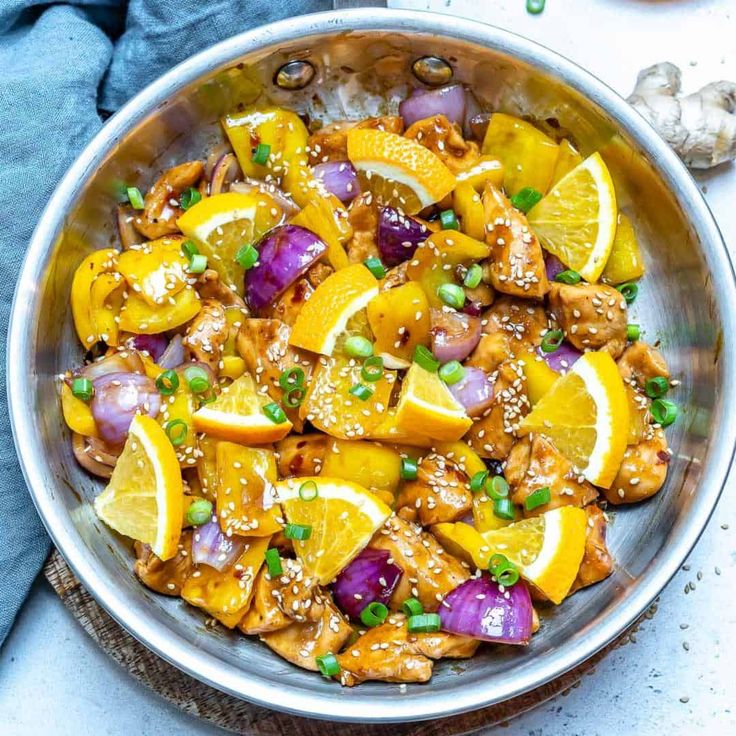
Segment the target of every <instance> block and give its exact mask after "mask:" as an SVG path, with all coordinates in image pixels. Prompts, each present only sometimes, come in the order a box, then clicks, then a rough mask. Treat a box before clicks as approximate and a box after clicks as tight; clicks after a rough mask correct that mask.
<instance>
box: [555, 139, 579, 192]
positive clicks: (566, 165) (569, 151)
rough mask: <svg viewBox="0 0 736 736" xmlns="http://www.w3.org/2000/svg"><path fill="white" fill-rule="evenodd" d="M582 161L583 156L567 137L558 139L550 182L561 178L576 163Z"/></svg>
mask: <svg viewBox="0 0 736 736" xmlns="http://www.w3.org/2000/svg"><path fill="white" fill-rule="evenodd" d="M581 163H583V157H582V155H581V154H580V153H579V152H578V150H577V149H576V148H575V147H574V146H573V145H572V143H570V141H569V140H567V138H563V139H562V140H561V141H560V153H559V156H558V157H557V163H556V164H555V171H554V173H553V174H552V184H557V182H558V181H559V180H560V179H562V177H563V176H565V174H568V173H569V172H571V171H572V170H573V169H574V168H575V167H576V166H577V165H578V164H581Z"/></svg>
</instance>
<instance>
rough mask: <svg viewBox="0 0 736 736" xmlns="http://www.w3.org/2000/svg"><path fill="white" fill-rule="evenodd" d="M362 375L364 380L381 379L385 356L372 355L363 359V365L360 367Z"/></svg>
mask: <svg viewBox="0 0 736 736" xmlns="http://www.w3.org/2000/svg"><path fill="white" fill-rule="evenodd" d="M360 375H361V377H362V378H363V380H364V381H368V383H375V382H376V381H380V380H381V377H382V376H383V358H382V357H381V356H380V355H372V356H371V357H370V358H366V359H365V360H364V361H363V367H362V368H361V369H360Z"/></svg>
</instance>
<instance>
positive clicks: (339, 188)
mask: <svg viewBox="0 0 736 736" xmlns="http://www.w3.org/2000/svg"><path fill="white" fill-rule="evenodd" d="M312 170H313V171H314V176H315V177H316V178H317V179H319V180H320V181H321V182H322V184H323V185H324V188H325V189H326V190H327V191H328V192H329V193H330V194H334V195H335V196H336V197H337V198H338V199H339V200H340V201H341V202H342V203H343V204H347V203H348V202H352V200H353V199H355V197H357V196H358V195H359V194H360V182H359V181H358V172H357V171H356V170H355V169H354V168H353V165H352V164H351V163H350V161H327V162H326V163H323V164H317V165H316V166H314V167H313V169H312Z"/></svg>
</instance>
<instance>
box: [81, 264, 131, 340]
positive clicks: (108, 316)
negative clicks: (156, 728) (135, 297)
mask: <svg viewBox="0 0 736 736" xmlns="http://www.w3.org/2000/svg"><path fill="white" fill-rule="evenodd" d="M124 291H125V282H124V281H123V279H122V277H121V276H120V274H118V273H101V274H99V276H97V278H96V279H95V280H94V281H93V282H92V288H91V289H90V293H89V301H90V314H91V316H92V323H93V324H94V330H95V334H96V335H97V336H98V337H99V338H100V339H102V340H104V341H105V342H106V343H107V344H108V345H112V346H116V345H117V344H118V342H119V330H118V323H117V317H119V315H120V309H121V308H122V306H123V293H124Z"/></svg>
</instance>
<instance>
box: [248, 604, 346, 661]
mask: <svg viewBox="0 0 736 736" xmlns="http://www.w3.org/2000/svg"><path fill="white" fill-rule="evenodd" d="M352 633H353V627H352V626H351V625H350V624H349V623H348V621H347V620H346V619H345V617H344V616H343V615H342V614H341V613H340V611H338V609H337V608H336V607H335V605H334V604H333V603H332V602H331V601H329V600H326V601H325V606H324V609H323V611H322V615H321V616H320V617H319V619H318V620H316V621H310V622H307V623H301V624H300V623H292V624H291V625H290V626H287V627H286V628H284V629H279V630H278V631H271V632H269V633H264V634H261V641H262V642H263V643H264V644H266V645H267V646H269V647H270V648H271V649H273V651H274V652H276V654H279V655H281V656H282V657H283V658H284V659H286V660H288V661H289V662H291V663H292V664H295V665H297V667H303V668H304V669H306V670H313V671H316V670H317V669H318V667H317V662H316V658H317V657H321V656H322V655H324V654H327V653H328V652H339V651H340V650H341V649H342V648H343V646H344V645H345V642H347V640H348V639H349V638H350V636H351V635H352Z"/></svg>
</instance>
